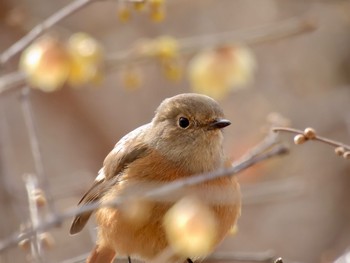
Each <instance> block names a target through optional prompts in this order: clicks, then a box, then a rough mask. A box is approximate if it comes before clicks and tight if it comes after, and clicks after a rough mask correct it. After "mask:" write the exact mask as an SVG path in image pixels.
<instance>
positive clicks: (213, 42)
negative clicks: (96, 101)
mask: <svg viewBox="0 0 350 263" xmlns="http://www.w3.org/2000/svg"><path fill="white" fill-rule="evenodd" d="M315 29H316V25H315V24H313V23H312V22H310V20H307V19H305V18H293V19H290V20H285V21H281V22H277V23H273V24H267V25H263V26H259V27H255V28H251V29H244V30H234V31H229V32H222V33H217V34H211V35H204V36H195V37H191V38H183V39H178V43H179V52H181V53H182V54H193V53H195V52H198V51H199V50H201V49H203V48H216V47H220V46H222V45H228V44H232V43H237V42H238V43H246V44H247V45H257V44H261V43H265V42H267V41H273V40H278V39H282V38H285V37H290V36H293V35H298V34H304V33H306V32H310V31H313V30H315ZM149 58H150V57H148V56H147V55H145V54H142V53H140V52H138V51H136V50H134V49H133V48H131V49H128V50H124V51H118V52H116V53H112V54H109V55H108V56H106V64H107V65H106V68H107V69H108V70H110V69H112V68H115V67H120V66H121V65H124V63H135V62H144V61H147V60H148V59H149Z"/></svg>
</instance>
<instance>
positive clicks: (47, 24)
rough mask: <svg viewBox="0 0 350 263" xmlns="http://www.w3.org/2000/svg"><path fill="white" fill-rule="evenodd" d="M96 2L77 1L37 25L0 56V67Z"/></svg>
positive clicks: (90, 0)
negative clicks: (71, 16) (64, 20)
mask: <svg viewBox="0 0 350 263" xmlns="http://www.w3.org/2000/svg"><path fill="white" fill-rule="evenodd" d="M94 1H96V0H75V1H73V2H71V3H69V4H68V5H66V6H65V7H63V8H62V9H60V10H58V11H57V12H56V13H54V14H53V15H51V16H50V17H48V18H47V19H45V20H44V21H43V22H41V23H40V24H38V25H36V26H35V27H34V28H33V29H32V30H31V31H29V33H28V34H26V35H25V36H24V37H22V38H21V39H20V40H18V41H17V42H16V43H14V44H13V45H12V46H10V47H9V48H8V49H7V50H5V51H4V52H3V53H2V54H1V55H0V65H4V64H5V63H7V62H8V61H9V60H10V59H11V58H13V57H14V56H15V55H16V54H18V53H19V52H21V51H22V50H23V49H25V48H26V47H27V46H28V45H29V44H30V43H31V42H32V41H33V40H35V39H36V38H37V37H39V36H40V35H42V34H43V33H44V32H45V31H46V30H48V29H50V28H51V27H53V26H54V25H56V24H57V23H59V22H60V21H62V20H63V19H65V18H67V17H69V16H70V15H72V14H74V13H75V12H76V11H78V10H80V9H81V8H83V7H85V6H87V5H88V4H90V3H92V2H94Z"/></svg>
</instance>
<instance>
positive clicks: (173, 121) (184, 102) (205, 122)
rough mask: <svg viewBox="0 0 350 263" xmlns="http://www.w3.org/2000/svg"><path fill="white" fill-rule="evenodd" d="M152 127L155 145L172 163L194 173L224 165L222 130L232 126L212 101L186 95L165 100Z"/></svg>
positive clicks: (217, 105) (195, 95)
mask: <svg viewBox="0 0 350 263" xmlns="http://www.w3.org/2000/svg"><path fill="white" fill-rule="evenodd" d="M152 124H153V127H152V130H153V135H152V144H153V146H154V147H155V148H156V149H157V150H159V151H160V152H161V153H162V154H163V155H165V156H167V157H168V158H169V159H170V160H172V161H174V162H176V163H177V164H179V165H182V166H185V167H188V168H189V169H190V170H191V172H194V173H197V172H204V171H209V170H213V169H216V168H218V167H220V166H221V165H222V163H223V161H224V157H223V152H222V131H221V129H222V128H224V127H226V126H228V125H230V124H231V123H230V122H229V121H228V120H226V119H224V113H223V111H222V109H221V107H220V106H219V104H218V103H217V102H216V101H215V100H213V99H212V98H210V97H208V96H205V95H199V94H192V93H187V94H180V95H177V96H174V97H171V98H168V99H165V100H164V101H163V102H162V103H161V104H160V106H159V107H158V109H157V111H156V115H155V117H154V118H153V120H152Z"/></svg>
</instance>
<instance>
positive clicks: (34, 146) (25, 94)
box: [21, 87, 55, 214]
mask: <svg viewBox="0 0 350 263" xmlns="http://www.w3.org/2000/svg"><path fill="white" fill-rule="evenodd" d="M29 93H30V88H29V87H25V88H23V90H22V94H21V105H22V111H23V116H24V121H25V124H26V128H27V131H28V136H29V142H30V148H31V151H32V155H33V159H34V165H35V170H36V175H37V176H38V178H39V182H40V185H41V186H42V188H43V190H44V192H45V194H46V196H47V201H48V208H49V211H50V213H53V214H54V213H55V207H54V202H53V197H52V195H51V192H50V191H49V185H48V180H47V177H46V175H45V171H44V165H43V160H42V155H41V151H40V145H39V140H38V135H37V131H36V129H35V122H34V117H33V110H32V106H31V103H30V99H29Z"/></svg>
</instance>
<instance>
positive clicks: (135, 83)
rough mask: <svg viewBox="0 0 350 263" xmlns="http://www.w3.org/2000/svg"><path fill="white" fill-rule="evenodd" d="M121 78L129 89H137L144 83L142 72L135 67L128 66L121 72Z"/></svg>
mask: <svg viewBox="0 0 350 263" xmlns="http://www.w3.org/2000/svg"><path fill="white" fill-rule="evenodd" d="M120 74H121V80H122V83H123V84H124V86H125V87H126V88H127V89H128V90H135V89H137V88H139V87H140V86H141V85H142V76H141V72H140V71H139V70H137V69H136V68H134V67H128V68H125V69H123V70H122V71H121V72H120Z"/></svg>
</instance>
